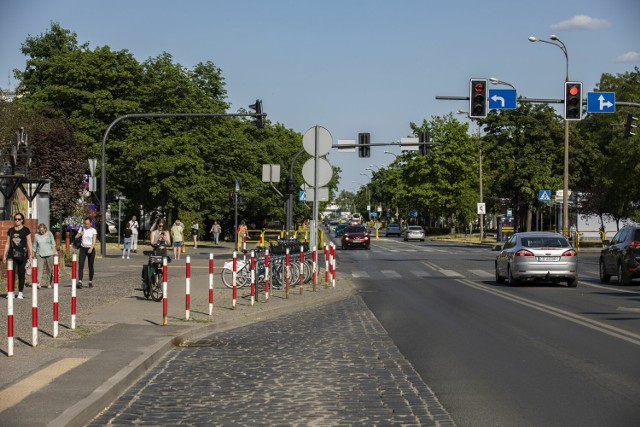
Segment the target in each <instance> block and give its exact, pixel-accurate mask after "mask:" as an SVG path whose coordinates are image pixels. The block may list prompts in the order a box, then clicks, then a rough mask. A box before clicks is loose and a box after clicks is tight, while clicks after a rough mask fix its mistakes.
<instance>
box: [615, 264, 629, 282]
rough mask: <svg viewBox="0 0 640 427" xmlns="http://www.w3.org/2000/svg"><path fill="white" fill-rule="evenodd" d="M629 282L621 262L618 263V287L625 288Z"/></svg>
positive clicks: (627, 273) (627, 274)
mask: <svg viewBox="0 0 640 427" xmlns="http://www.w3.org/2000/svg"><path fill="white" fill-rule="evenodd" d="M630 281H631V278H630V277H629V272H628V271H627V270H626V269H625V268H624V266H623V265H622V261H620V262H619V263H618V283H619V284H620V285H623V286H626V285H628V284H629V282H630Z"/></svg>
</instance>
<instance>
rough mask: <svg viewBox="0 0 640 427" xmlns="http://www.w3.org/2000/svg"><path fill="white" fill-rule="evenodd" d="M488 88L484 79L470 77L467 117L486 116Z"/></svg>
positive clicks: (482, 117) (477, 117) (478, 117)
mask: <svg viewBox="0 0 640 427" xmlns="http://www.w3.org/2000/svg"><path fill="white" fill-rule="evenodd" d="M488 98H489V90H488V89H487V80H486V79H471V80H470V81H469V117H470V118H472V119H484V118H485V117H487V104H488Z"/></svg>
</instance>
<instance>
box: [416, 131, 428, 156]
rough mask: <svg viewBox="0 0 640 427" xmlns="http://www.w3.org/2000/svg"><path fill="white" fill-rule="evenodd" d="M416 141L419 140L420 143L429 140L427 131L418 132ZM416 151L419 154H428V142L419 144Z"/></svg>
mask: <svg viewBox="0 0 640 427" xmlns="http://www.w3.org/2000/svg"><path fill="white" fill-rule="evenodd" d="M418 142H420V143H422V142H426V143H429V142H431V139H430V138H429V132H427V131H424V132H420V134H419V135H418ZM418 152H419V153H420V155H421V156H428V155H429V145H428V144H424V145H422V144H421V145H419V146H418Z"/></svg>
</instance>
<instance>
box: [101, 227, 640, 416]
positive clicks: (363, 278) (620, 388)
mask: <svg viewBox="0 0 640 427" xmlns="http://www.w3.org/2000/svg"><path fill="white" fill-rule="evenodd" d="M494 257H495V253H493V252H492V251H491V250H490V249H488V248H484V247H478V246H471V245H465V244H452V243H434V242H403V241H402V240H401V239H397V238H391V239H384V238H381V239H380V240H376V241H374V243H373V244H372V248H371V250H369V251H367V250H349V251H339V253H338V259H339V264H338V265H339V268H340V270H341V272H342V274H347V275H349V276H350V277H351V278H352V281H353V282H354V283H355V284H356V287H357V289H358V294H359V295H358V296H359V298H361V299H359V298H357V297H356V298H353V300H350V301H348V302H347V303H340V304H338V305H336V306H335V307H333V308H331V309H322V310H313V311H312V312H309V313H307V314H303V315H296V316H294V317H287V318H283V319H280V320H279V321H275V322H269V323H268V324H264V325H261V327H245V328H243V329H239V330H237V331H230V332H229V333H226V334H225V335H220V334H216V335H212V336H211V337H209V338H208V339H207V340H204V341H203V342H202V343H201V344H196V345H195V346H194V347H195V348H196V350H197V348H198V347H199V346H201V347H203V349H200V352H198V351H194V348H191V349H185V350H184V351H181V350H176V351H175V352H174V353H173V354H172V355H171V356H168V357H167V358H166V359H165V360H164V361H163V362H162V363H161V364H159V365H158V367H156V368H154V369H153V370H152V371H151V372H150V373H149V374H148V375H147V376H145V377H144V378H143V379H142V380H141V381H140V382H139V383H138V384H137V385H136V386H135V387H133V388H132V389H131V390H130V391H129V392H128V393H127V394H126V395H124V396H123V397H122V398H121V399H120V400H119V401H118V402H117V403H116V404H115V405H114V406H113V407H112V408H110V409H109V410H107V411H105V413H104V414H103V416H102V418H100V419H98V420H96V421H95V422H94V425H102V424H103V423H106V422H112V423H115V424H118V423H124V422H126V423H128V422H142V423H144V421H145V417H148V416H149V415H148V414H153V418H149V419H146V421H147V422H151V423H152V424H153V422H156V423H163V424H164V423H167V424H176V423H188V421H189V420H188V419H185V418H182V417H184V416H185V415H184V414H195V415H194V416H199V417H203V418H198V420H199V421H201V422H204V423H207V422H212V423H214V424H216V423H228V424H237V425H253V424H255V423H258V424H260V423H263V424H264V423H266V424H269V423H271V422H274V423H280V424H301V425H302V424H309V423H318V424H360V425H370V424H377V425H391V424H403V425H435V422H436V420H444V423H445V424H447V423H448V424H449V425H451V424H452V423H455V424H456V425H459V426H516V425H517V426H542V425H544V426H563V427H566V426H602V425H611V426H636V425H638V420H640V366H639V363H638V362H639V361H640V282H632V285H631V286H626V287H620V286H617V284H615V279H614V280H612V283H611V284H610V285H601V284H599V282H598V280H597V274H598V273H597V269H598V266H597V254H595V253H584V252H583V253H581V254H580V261H579V269H580V283H579V284H578V287H577V288H567V287H565V286H556V285H552V284H548V283H529V284H524V285H522V286H519V287H516V288H509V287H507V286H506V285H497V284H496V283H495V282H494V280H493V276H494V273H493V259H494ZM358 301H361V302H360V303H358ZM362 302H363V303H362ZM323 310H324V311H323ZM326 310H329V311H326ZM265 351H266V354H268V355H273V357H271V358H269V357H264V355H265ZM405 358H406V359H405ZM225 361H227V363H225ZM363 367H365V368H366V369H363ZM264 369H267V371H264ZM397 369H400V370H399V371H398V370H397ZM265 375H266V376H265ZM203 378H205V379H206V381H205V383H204V385H203V384H201V383H200V382H198V381H199V380H200V379H203ZM159 387H160V388H159ZM416 390H417V394H411V393H410V391H412V392H413V393H415V392H416ZM176 391H178V393H176ZM189 393H193V394H189ZM173 396H179V399H178V400H177V401H175V402H174V401H172V399H173ZM238 401H241V403H242V404H237V402H238ZM154 402H162V403H163V404H158V405H156V406H152V407H150V406H148V405H154ZM167 402H170V404H169V406H166V403H167ZM185 407H188V408H190V409H189V410H188V411H186V412H185V409H184V408H185ZM427 408H430V410H431V411H432V412H430V411H429V410H428V409H427ZM278 411H280V412H278ZM191 421H193V419H192V420H191Z"/></svg>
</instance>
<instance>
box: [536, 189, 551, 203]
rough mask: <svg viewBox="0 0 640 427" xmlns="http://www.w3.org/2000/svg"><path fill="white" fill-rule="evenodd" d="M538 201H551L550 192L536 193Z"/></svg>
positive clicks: (541, 191)
mask: <svg viewBox="0 0 640 427" xmlns="http://www.w3.org/2000/svg"><path fill="white" fill-rule="evenodd" d="M538 200H539V201H541V202H550V201H551V190H540V191H539V192H538Z"/></svg>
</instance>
